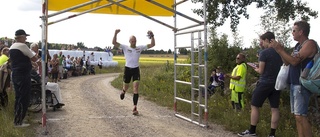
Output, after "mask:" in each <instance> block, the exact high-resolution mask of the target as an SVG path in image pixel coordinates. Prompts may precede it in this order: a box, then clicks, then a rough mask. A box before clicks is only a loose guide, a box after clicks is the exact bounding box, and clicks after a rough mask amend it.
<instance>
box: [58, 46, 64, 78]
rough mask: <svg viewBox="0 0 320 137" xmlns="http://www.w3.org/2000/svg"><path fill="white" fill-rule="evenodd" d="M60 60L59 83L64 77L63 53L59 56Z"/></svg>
mask: <svg viewBox="0 0 320 137" xmlns="http://www.w3.org/2000/svg"><path fill="white" fill-rule="evenodd" d="M58 60H59V73H58V81H60V79H61V77H62V76H63V66H62V60H63V57H62V51H60V52H59V54H58Z"/></svg>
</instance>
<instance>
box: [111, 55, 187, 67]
mask: <svg viewBox="0 0 320 137" xmlns="http://www.w3.org/2000/svg"><path fill="white" fill-rule="evenodd" d="M187 59H188V56H187V55H179V56H178V58H177V62H183V61H185V60H187ZM113 60H114V61H118V66H120V67H121V66H124V64H125V57H124V56H123V55H117V56H113ZM139 62H140V66H142V67H143V66H153V65H163V64H166V63H174V55H173V54H148V55H146V54H142V55H141V56H140V60H139Z"/></svg>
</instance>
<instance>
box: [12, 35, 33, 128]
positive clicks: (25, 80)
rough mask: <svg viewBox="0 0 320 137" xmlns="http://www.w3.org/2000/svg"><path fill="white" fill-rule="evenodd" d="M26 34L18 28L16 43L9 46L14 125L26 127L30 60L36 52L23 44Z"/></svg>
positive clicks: (29, 87) (29, 88)
mask: <svg viewBox="0 0 320 137" xmlns="http://www.w3.org/2000/svg"><path fill="white" fill-rule="evenodd" d="M27 36H30V35H29V34H27V33H26V32H25V31H24V30H22V29H19V30H17V31H16V32H15V39H16V43H14V44H13V45H12V46H11V47H10V51H9V53H10V60H11V68H12V82H13V85H14V90H15V105H14V126H15V127H27V126H29V125H30V124H26V123H23V119H24V118H25V116H26V113H27V109H28V106H29V101H30V99H29V98H30V97H29V95H30V90H31V74H30V72H31V69H32V65H31V61H30V59H31V60H32V61H36V60H37V59H38V58H37V54H34V53H32V52H31V50H30V49H29V48H28V46H27V45H26V44H25V43H26V40H27Z"/></svg>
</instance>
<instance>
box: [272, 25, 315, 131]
mask: <svg viewBox="0 0 320 137" xmlns="http://www.w3.org/2000/svg"><path fill="white" fill-rule="evenodd" d="M309 32H310V24H309V23H308V22H306V21H297V22H295V23H294V25H293V28H292V35H293V39H294V40H295V41H297V42H298V43H297V44H296V46H295V47H294V49H293V52H292V54H291V55H290V54H288V53H287V52H286V51H285V50H284V46H283V45H282V44H280V43H279V42H277V41H275V40H272V41H271V45H272V47H273V48H274V49H275V50H276V51H277V52H278V53H279V55H280V56H281V57H282V59H283V61H284V63H285V64H290V66H289V76H288V82H289V84H290V105H291V113H293V114H294V117H295V119H296V127H297V131H298V136H299V137H311V136H312V129H311V124H310V123H309V120H308V107H309V100H310V97H311V95H312V93H311V92H310V91H309V90H307V89H306V88H305V87H304V86H303V85H301V83H300V81H299V77H300V73H301V72H302V71H303V69H304V68H305V67H306V66H307V64H308V62H310V61H311V60H312V59H313V57H314V55H315V54H316V53H317V52H318V49H317V43H316V42H315V41H314V40H309V38H308V36H309Z"/></svg>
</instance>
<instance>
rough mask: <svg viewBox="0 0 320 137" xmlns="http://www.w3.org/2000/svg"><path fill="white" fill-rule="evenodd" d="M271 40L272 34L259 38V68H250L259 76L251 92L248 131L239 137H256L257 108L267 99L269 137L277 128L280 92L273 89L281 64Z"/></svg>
mask: <svg viewBox="0 0 320 137" xmlns="http://www.w3.org/2000/svg"><path fill="white" fill-rule="evenodd" d="M271 39H275V36H274V34H273V33H272V32H266V33H264V34H263V35H261V36H260V41H261V42H262V46H263V47H264V50H262V51H261V52H260V54H259V67H252V68H253V69H254V70H255V71H256V72H257V73H259V74H260V78H259V81H258V83H257V85H256V88H255V89H254V91H253V92H252V99H251V117H250V124H251V125H250V129H249V130H245V131H243V132H241V133H238V135H239V136H246V135H250V136H256V127H257V124H258V121H259V108H261V107H262V105H263V103H264V101H265V100H266V99H267V98H268V100H269V103H270V107H271V123H270V125H271V129H270V134H269V137H275V132H276V129H277V127H278V123H279V119H280V112H279V102H280V91H279V90H276V89H275V88H274V86H275V83H276V79H277V75H278V72H279V70H280V67H281V65H282V64H283V62H282V60H281V57H280V55H279V54H278V53H277V52H276V51H275V50H274V49H273V48H272V47H271V46H270V42H271Z"/></svg>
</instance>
